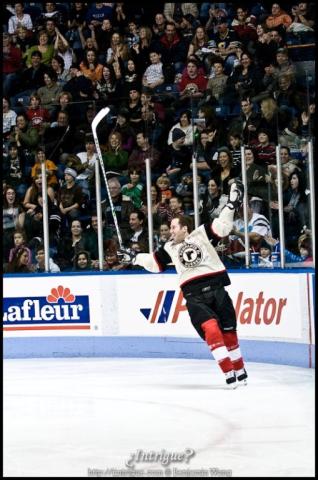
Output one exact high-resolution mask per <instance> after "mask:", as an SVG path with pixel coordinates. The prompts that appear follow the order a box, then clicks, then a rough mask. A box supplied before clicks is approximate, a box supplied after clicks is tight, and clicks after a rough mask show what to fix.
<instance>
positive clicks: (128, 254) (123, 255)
mask: <svg viewBox="0 0 318 480" xmlns="http://www.w3.org/2000/svg"><path fill="white" fill-rule="evenodd" d="M117 255H118V259H119V261H120V263H123V264H124V265H131V264H132V263H133V260H134V259H135V257H136V252H135V251H134V250H132V249H131V248H120V249H119V250H118V252H117Z"/></svg>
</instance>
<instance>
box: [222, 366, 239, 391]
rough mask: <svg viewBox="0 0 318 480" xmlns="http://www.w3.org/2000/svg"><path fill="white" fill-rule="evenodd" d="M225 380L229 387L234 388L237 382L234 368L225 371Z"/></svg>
mask: <svg viewBox="0 0 318 480" xmlns="http://www.w3.org/2000/svg"><path fill="white" fill-rule="evenodd" d="M225 381H226V384H227V387H228V388H229V389H231V390H234V389H235V388H236V387H237V385H238V383H237V381H236V376H235V372H234V370H231V371H230V372H226V374H225Z"/></svg>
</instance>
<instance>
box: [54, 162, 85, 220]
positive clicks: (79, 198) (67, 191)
mask: <svg viewBox="0 0 318 480" xmlns="http://www.w3.org/2000/svg"><path fill="white" fill-rule="evenodd" d="M76 177H77V171H76V170H75V169H73V168H69V167H67V168H66V169H65V170H64V179H65V184H64V185H63V186H62V187H61V188H60V190H59V191H58V196H57V203H58V206H59V209H60V212H61V214H62V215H63V217H62V218H63V219H64V221H65V220H68V221H71V220H73V219H78V218H79V217H80V215H81V208H82V205H83V201H84V197H83V191H82V188H81V187H80V186H79V185H77V184H76V183H75V181H76Z"/></svg>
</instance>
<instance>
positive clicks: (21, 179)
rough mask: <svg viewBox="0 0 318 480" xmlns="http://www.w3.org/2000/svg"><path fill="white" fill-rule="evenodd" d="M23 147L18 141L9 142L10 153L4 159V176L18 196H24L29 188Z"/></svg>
mask: <svg viewBox="0 0 318 480" xmlns="http://www.w3.org/2000/svg"><path fill="white" fill-rule="evenodd" d="M24 163H25V162H24V158H23V155H22V153H21V149H20V150H19V149H18V146H17V143H16V142H11V143H9V153H8V155H7V157H4V159H3V178H4V179H5V181H6V183H7V185H11V186H12V187H13V188H14V189H15V191H16V193H17V195H18V197H20V198H22V197H23V196H24V194H25V192H26V189H27V180H26V170H27V169H26V167H25V165H24Z"/></svg>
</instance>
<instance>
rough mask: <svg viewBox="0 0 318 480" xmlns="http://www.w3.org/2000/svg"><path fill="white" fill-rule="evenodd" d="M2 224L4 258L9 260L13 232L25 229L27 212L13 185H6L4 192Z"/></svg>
mask: <svg viewBox="0 0 318 480" xmlns="http://www.w3.org/2000/svg"><path fill="white" fill-rule="evenodd" d="M2 222H3V234H2V235H3V237H2V241H3V243H2V248H3V258H8V255H9V251H10V248H11V245H12V238H13V232H14V231H15V230H16V229H23V228H24V222H25V212H24V210H23V208H22V205H21V204H20V202H19V199H18V197H17V194H16V191H15V189H14V188H13V187H12V186H11V185H6V187H5V189H4V192H3V206H2Z"/></svg>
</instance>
